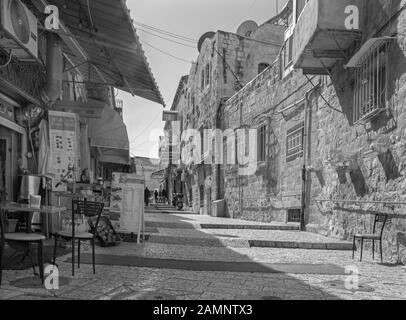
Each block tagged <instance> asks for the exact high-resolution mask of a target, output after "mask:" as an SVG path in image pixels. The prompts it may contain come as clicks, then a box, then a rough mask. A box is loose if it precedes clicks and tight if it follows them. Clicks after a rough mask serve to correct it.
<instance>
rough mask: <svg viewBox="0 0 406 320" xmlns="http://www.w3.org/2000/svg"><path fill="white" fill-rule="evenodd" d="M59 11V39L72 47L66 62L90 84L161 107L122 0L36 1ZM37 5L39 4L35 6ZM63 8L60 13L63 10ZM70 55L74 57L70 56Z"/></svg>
mask: <svg viewBox="0 0 406 320" xmlns="http://www.w3.org/2000/svg"><path fill="white" fill-rule="evenodd" d="M34 3H35V4H37V8H38V9H39V10H40V11H41V12H44V5H46V4H51V5H55V6H57V7H58V8H60V11H59V13H60V19H61V24H63V25H64V27H66V28H60V29H61V30H60V31H59V34H60V36H61V37H62V39H63V40H64V41H65V42H66V43H69V44H70V45H72V41H75V44H79V45H80V49H78V48H77V47H76V48H75V51H73V49H72V48H70V47H69V48H68V49H67V51H66V52H68V55H69V60H70V62H71V64H72V65H73V66H77V68H78V69H79V70H80V71H81V73H82V76H83V77H84V79H87V80H88V81H89V82H93V83H108V84H111V85H112V86H114V87H116V88H117V89H121V90H124V91H126V92H129V93H131V94H133V95H137V96H139V97H142V98H145V99H148V100H150V101H154V102H156V103H159V104H162V105H164V100H163V98H162V96H161V93H160V91H159V88H158V85H157V84H156V81H155V79H154V76H153V74H152V71H151V68H150V66H149V63H148V62H147V59H146V57H145V54H144V51H143V48H142V46H141V43H140V40H139V38H138V35H137V34H136V30H135V27H134V26H133V22H132V18H131V15H130V12H129V10H128V8H127V5H126V1H125V0H114V1H111V0H97V1H88V0H76V1H66V0H46V1H45V0H35V1H34ZM38 3H39V4H38ZM62 8H63V10H62ZM72 53H73V55H72Z"/></svg>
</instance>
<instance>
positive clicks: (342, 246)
mask: <svg viewBox="0 0 406 320" xmlns="http://www.w3.org/2000/svg"><path fill="white" fill-rule="evenodd" d="M248 241H249V244H250V247H251V248H280V249H307V250H338V251H352V243H350V242H348V243H346V242H334V241H331V242H290V241H268V240H266V241H264V240H248Z"/></svg>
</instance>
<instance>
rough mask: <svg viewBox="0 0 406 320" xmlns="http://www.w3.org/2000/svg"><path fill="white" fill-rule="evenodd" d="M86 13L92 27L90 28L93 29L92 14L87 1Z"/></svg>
mask: <svg viewBox="0 0 406 320" xmlns="http://www.w3.org/2000/svg"><path fill="white" fill-rule="evenodd" d="M87 12H88V14H89V19H90V23H91V25H92V28H94V23H93V18H92V13H91V12H90V3H89V0H87Z"/></svg>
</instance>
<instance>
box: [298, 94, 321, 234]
mask: <svg viewBox="0 0 406 320" xmlns="http://www.w3.org/2000/svg"><path fill="white" fill-rule="evenodd" d="M317 90H318V86H317V87H315V88H312V89H310V90H309V91H307V92H306V95H305V111H304V113H305V123H304V137H303V140H304V146H303V167H302V202H301V210H300V231H306V221H305V220H306V210H307V209H308V201H307V198H308V196H309V195H310V184H309V182H310V179H309V178H310V176H309V173H310V171H309V166H310V164H311V139H312V137H311V130H312V126H311V111H312V108H311V105H310V98H311V95H312V94H313V93H315V92H317Z"/></svg>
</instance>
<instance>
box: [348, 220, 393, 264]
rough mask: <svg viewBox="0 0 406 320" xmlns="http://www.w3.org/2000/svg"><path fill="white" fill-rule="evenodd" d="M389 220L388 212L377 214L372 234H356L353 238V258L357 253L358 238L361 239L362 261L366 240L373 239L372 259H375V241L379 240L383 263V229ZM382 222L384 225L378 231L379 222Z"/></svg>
mask: <svg viewBox="0 0 406 320" xmlns="http://www.w3.org/2000/svg"><path fill="white" fill-rule="evenodd" d="M387 220H388V215H387V214H383V213H381V214H376V215H375V219H374V227H373V230H372V234H355V235H354V239H353V248H352V258H353V259H354V255H355V249H356V247H355V243H356V241H357V240H359V241H361V255H360V261H361V262H362V253H363V250H364V241H365V240H367V241H372V259H373V260H375V242H376V241H379V248H380V252H381V263H383V253H382V236H383V231H384V229H385V225H386V222H387ZM378 223H381V224H382V227H381V230H380V232H379V233H376V231H377V224H378Z"/></svg>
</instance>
